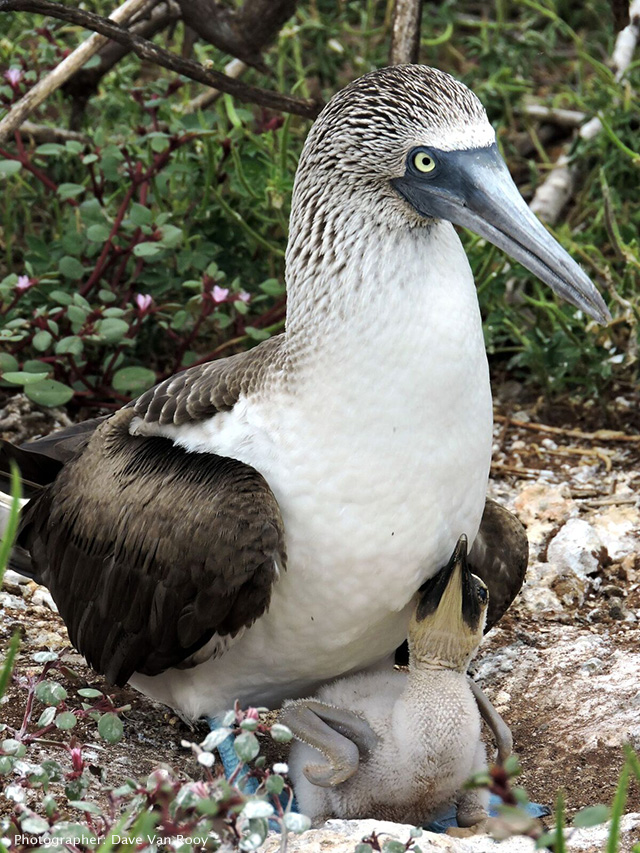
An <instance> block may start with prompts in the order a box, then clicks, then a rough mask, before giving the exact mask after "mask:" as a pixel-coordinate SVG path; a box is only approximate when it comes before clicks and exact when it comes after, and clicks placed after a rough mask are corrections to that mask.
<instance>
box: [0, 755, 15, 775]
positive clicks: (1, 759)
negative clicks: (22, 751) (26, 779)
mask: <svg viewBox="0 0 640 853" xmlns="http://www.w3.org/2000/svg"><path fill="white" fill-rule="evenodd" d="M13 764H14V761H13V758H11V757H10V756H9V755H1V756H0V776H7V775H8V774H9V773H11V772H12V771H13Z"/></svg>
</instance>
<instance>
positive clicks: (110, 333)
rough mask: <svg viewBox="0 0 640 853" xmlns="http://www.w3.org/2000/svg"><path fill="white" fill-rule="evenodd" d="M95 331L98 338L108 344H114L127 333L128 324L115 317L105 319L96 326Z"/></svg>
mask: <svg viewBox="0 0 640 853" xmlns="http://www.w3.org/2000/svg"><path fill="white" fill-rule="evenodd" d="M97 331H98V334H99V335H100V337H101V338H102V339H103V340H105V341H107V343H110V344H116V343H118V342H119V341H120V340H122V338H123V337H124V336H125V335H126V334H127V332H128V331H129V324H128V323H126V322H125V321H124V320H119V319H118V318H117V317H107V318H106V319H105V320H101V321H100V322H99V323H98V324H97Z"/></svg>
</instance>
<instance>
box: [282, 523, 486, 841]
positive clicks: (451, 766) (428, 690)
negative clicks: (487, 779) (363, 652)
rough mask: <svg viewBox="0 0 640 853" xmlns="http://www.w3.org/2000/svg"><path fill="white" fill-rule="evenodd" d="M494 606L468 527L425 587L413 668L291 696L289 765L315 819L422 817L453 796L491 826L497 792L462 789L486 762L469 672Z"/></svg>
mask: <svg viewBox="0 0 640 853" xmlns="http://www.w3.org/2000/svg"><path fill="white" fill-rule="evenodd" d="M487 606H488V593H487V587H486V586H485V584H484V583H483V582H482V581H481V580H480V579H479V578H477V577H476V576H475V575H472V574H471V572H470V570H469V567H468V564H467V541H466V537H464V536H462V537H460V539H459V541H458V544H457V546H456V548H455V551H454V553H453V555H452V557H451V560H450V561H449V563H448V565H447V566H446V567H445V568H443V569H442V570H441V571H440V572H439V573H438V574H437V575H436V576H435V577H434V578H432V579H431V580H429V581H427V582H426V583H425V584H424V586H423V587H422V588H421V590H420V593H419V595H418V600H417V603H416V607H415V611H414V614H413V617H412V619H411V623H410V626H409V648H410V660H409V672H408V673H404V672H399V671H394V672H386V673H381V672H379V673H371V674H368V675H365V674H359V675H354V676H351V677H349V678H344V679H341V680H339V681H336V682H334V683H333V684H328V685H325V686H324V687H323V688H322V689H321V690H320V691H319V692H318V694H317V696H316V697H314V698H313V699H301V700H297V701H295V702H291V703H286V704H285V706H284V708H283V710H282V712H281V714H280V721H281V722H283V723H285V724H286V725H287V726H289V728H290V729H291V730H292V731H293V733H294V735H295V736H296V738H298V741H297V742H295V743H294V744H293V746H292V747H291V752H290V755H289V774H290V776H291V780H292V782H293V786H294V790H295V792H296V797H297V800H298V805H299V808H300V811H301V812H302V813H303V814H306V815H307V816H308V817H310V818H311V819H312V821H313V822H314V824H316V825H317V824H319V823H322V822H324V821H325V820H327V819H329V818H331V817H334V818H343V819H357V818H376V819H378V820H392V821H396V822H398V823H412V824H422V823H425V822H427V821H429V820H431V819H433V818H434V817H435V816H437V815H438V813H440V812H442V811H443V810H444V809H445V808H446V807H448V806H450V805H451V803H452V802H454V801H456V802H457V821H458V825H459V826H460V827H465V828H467V829H471V830H472V831H474V830H477V831H481V830H482V829H483V827H484V821H485V820H486V817H487V807H488V793H487V792H486V791H477V790H468V791H464V790H462V788H463V785H464V783H465V782H466V781H467V780H468V779H469V777H470V776H471V775H472V774H473V773H476V772H479V771H481V770H483V769H486V756H485V748H484V745H483V743H482V741H481V739H480V713H479V710H478V707H477V705H476V701H475V698H474V694H473V692H472V690H471V687H470V684H469V680H468V678H467V675H466V671H467V667H468V665H469V661H470V660H471V657H472V655H473V654H474V652H475V650H476V648H477V647H478V644H479V643H480V640H481V639H482V633H483V628H484V624H485V619H486V612H487Z"/></svg>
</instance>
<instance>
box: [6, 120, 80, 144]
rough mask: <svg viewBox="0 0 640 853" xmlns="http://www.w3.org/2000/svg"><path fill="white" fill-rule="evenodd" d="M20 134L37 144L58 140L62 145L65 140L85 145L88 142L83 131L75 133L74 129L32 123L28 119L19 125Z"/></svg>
mask: <svg viewBox="0 0 640 853" xmlns="http://www.w3.org/2000/svg"><path fill="white" fill-rule="evenodd" d="M20 135H21V136H22V137H23V138H24V139H28V140H30V139H32V140H33V141H34V142H35V143H37V144H38V145H42V143H43V142H59V143H62V144H63V145H64V143H65V142H69V141H73V142H81V143H82V144H83V145H86V144H87V143H88V142H89V139H88V137H86V136H85V135H84V134H83V133H76V132H75V131H74V130H66V129H65V128H64V127H49V125H48V124H33V122H30V121H23V122H22V124H21V125H20Z"/></svg>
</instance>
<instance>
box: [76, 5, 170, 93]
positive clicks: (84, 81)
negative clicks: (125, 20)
mask: <svg viewBox="0 0 640 853" xmlns="http://www.w3.org/2000/svg"><path fill="white" fill-rule="evenodd" d="M179 20H180V7H179V6H178V5H177V3H174V2H172V0H155V2H151V3H149V0H147V3H146V8H144V9H143V10H142V12H141V14H139V15H136V16H135V19H134V20H133V19H132V22H131V23H130V24H129V27H128V28H129V31H130V32H132V33H135V34H136V35H139V36H142V38H146V39H151V38H153V37H154V36H155V35H157V34H158V33H159V32H161V31H162V30H164V29H165V27H168V26H170V25H171V24H174V23H176V22H177V21H179ZM127 53H129V48H128V47H126V46H124V45H121V44H118V43H117V42H114V41H107V42H106V44H105V45H104V47H102V48H101V49H100V51H99V52H98V57H99V58H100V64H99V65H96V66H95V67H94V68H81V69H80V70H79V71H77V72H76V73H75V74H74V75H73V76H72V77H71V78H70V79H69V80H68V81H67V82H66V83H65V85H64V91H65V93H66V94H67V95H70V96H71V97H72V98H80V99H82V100H84V101H86V100H87V99H88V98H90V97H91V95H92V94H93V93H94V92H95V91H96V90H97V88H98V84H99V83H100V80H102V78H103V77H104V75H105V74H107V73H108V72H109V71H111V69H112V68H113V67H114V65H116V64H117V63H118V62H120V60H121V59H122V58H123V56H126V55H127Z"/></svg>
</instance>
